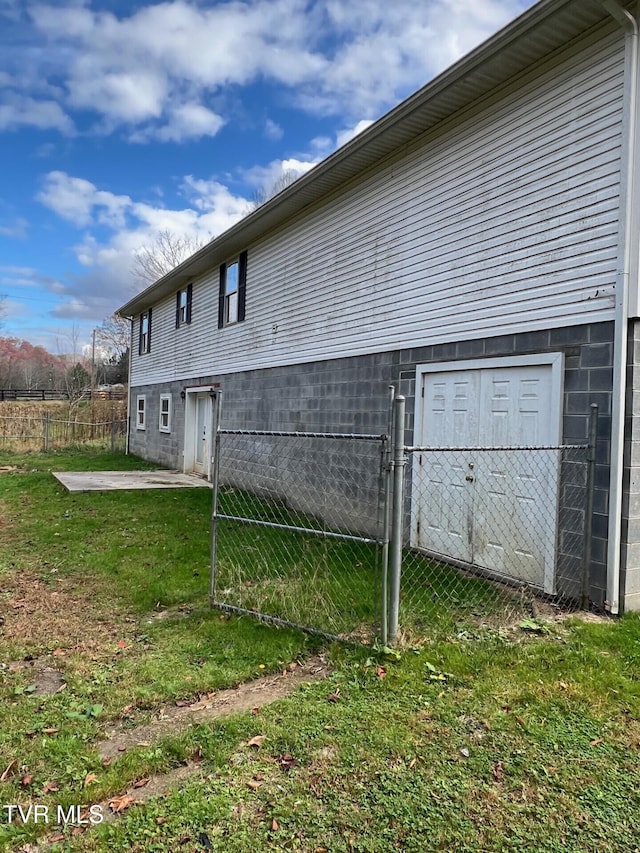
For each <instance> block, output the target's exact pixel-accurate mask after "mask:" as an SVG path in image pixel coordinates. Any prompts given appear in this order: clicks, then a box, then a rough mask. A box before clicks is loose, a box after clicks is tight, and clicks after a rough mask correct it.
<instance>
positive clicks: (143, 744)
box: [136, 740, 151, 748]
mask: <svg viewBox="0 0 640 853" xmlns="http://www.w3.org/2000/svg"><path fill="white" fill-rule="evenodd" d="M136 746H140V747H142V748H146V747H147V746H151V741H148V740H139V741H138V742H137V744H136Z"/></svg>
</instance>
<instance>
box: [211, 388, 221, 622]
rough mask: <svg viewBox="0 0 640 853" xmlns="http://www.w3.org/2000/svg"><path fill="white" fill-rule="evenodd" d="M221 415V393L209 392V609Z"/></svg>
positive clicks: (215, 564) (213, 576) (214, 567)
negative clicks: (210, 495)
mask: <svg viewBox="0 0 640 853" xmlns="http://www.w3.org/2000/svg"><path fill="white" fill-rule="evenodd" d="M221 414H222V391H220V390H217V391H212V392H211V433H210V441H211V442H212V445H211V446H210V448H209V472H208V473H209V481H210V483H211V489H212V497H211V572H210V575H209V607H213V605H214V603H215V595H216V574H217V568H218V487H219V481H220V417H221Z"/></svg>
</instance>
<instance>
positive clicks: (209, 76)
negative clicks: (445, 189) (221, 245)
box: [0, 0, 533, 353]
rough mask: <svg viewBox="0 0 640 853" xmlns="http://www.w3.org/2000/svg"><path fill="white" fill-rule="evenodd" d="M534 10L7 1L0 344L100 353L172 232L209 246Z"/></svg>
mask: <svg viewBox="0 0 640 853" xmlns="http://www.w3.org/2000/svg"><path fill="white" fill-rule="evenodd" d="M531 5H533V3H532V2H528V0H473V2H472V3H469V2H468V0H420V2H416V0H233V2H212V0H166V2H162V3H145V2H135V0H133V2H122V0H111V2H103V0H68V2H55V3H47V2H29V0H0V162H1V163H2V164H3V165H2V170H1V172H0V175H1V177H0V297H2V302H1V306H2V316H1V317H0V324H1V326H0V335H10V336H15V337H19V338H24V339H26V340H28V341H30V342H31V343H33V344H41V345H43V346H46V347H47V348H48V349H50V350H51V351H52V352H56V353H62V352H70V351H72V350H75V349H76V348H77V347H79V346H82V345H83V344H86V343H88V341H89V340H90V339H91V333H92V330H93V328H95V327H96V326H98V325H100V323H101V322H102V320H104V318H105V317H107V316H108V315H109V314H111V313H112V312H113V311H114V310H115V309H116V308H117V307H118V306H119V305H121V304H122V303H123V302H125V301H127V300H128V299H129V298H130V297H131V296H132V295H133V293H134V292H135V285H134V280H133V277H132V274H131V266H132V259H133V257H134V256H135V253H136V251H138V250H139V249H140V247H141V246H145V245H146V246H148V245H150V244H151V243H152V242H153V240H154V237H155V235H156V234H157V233H158V231H161V230H168V231H171V232H173V233H175V234H176V235H188V236H190V237H193V238H195V239H199V240H207V239H209V238H210V237H213V236H215V235H217V234H220V233H221V232H222V231H223V230H225V229H226V228H228V227H229V226H230V225H232V224H233V223H234V222H236V221H237V220H238V219H239V218H241V217H242V216H243V215H245V214H246V212H247V210H248V207H249V204H250V201H251V198H252V196H253V194H254V193H255V192H256V190H257V189H259V188H260V187H265V186H269V185H271V184H272V183H273V182H274V181H276V180H277V178H278V176H279V175H280V174H281V173H282V171H283V170H285V171H290V170H296V171H299V172H300V173H302V172H303V171H306V170H307V169H309V168H311V167H312V166H313V165H314V164H315V163H317V162H319V161H320V160H321V159H323V158H324V157H326V156H327V155H328V154H330V153H331V152H332V151H333V150H335V149H336V147H338V146H339V145H341V144H344V142H346V141H348V140H349V139H350V138H351V137H352V136H353V135H354V134H355V133H356V132H358V131H359V130H361V129H363V128H364V127H366V126H368V124H370V123H371V122H372V121H373V120H375V119H376V118H379V117H380V116H381V115H383V114H384V113H385V112H386V111H387V110H389V109H390V108H391V107H393V106H395V105H396V104H397V103H398V102H399V101H401V100H402V99H403V98H405V97H407V96H408V95H409V94H411V93H412V92H413V91H415V90H416V89H418V88H419V87H420V86H422V85H424V84H425V83H426V82H428V81H429V80H430V79H431V78H432V77H434V76H435V75H436V74H437V73H438V72H440V71H442V70H443V69H444V68H446V67H447V66H448V65H450V64H451V63H452V62H454V61H455V60H456V59H458V58H459V57H460V56H462V55H463V54H465V53H467V52H468V51H469V50H470V49H471V48H473V47H475V46H476V45H477V44H479V43H480V42H481V41H483V40H484V39H485V38H487V37H488V36H490V35H492V34H493V33H494V32H495V31H497V30H498V29H500V28H501V27H502V26H504V25H505V24H506V23H508V22H509V21H510V20H511V19H512V18H514V17H515V16H516V15H518V14H520V13H521V12H522V11H524V10H525V9H526V8H528V7H529V6H531Z"/></svg>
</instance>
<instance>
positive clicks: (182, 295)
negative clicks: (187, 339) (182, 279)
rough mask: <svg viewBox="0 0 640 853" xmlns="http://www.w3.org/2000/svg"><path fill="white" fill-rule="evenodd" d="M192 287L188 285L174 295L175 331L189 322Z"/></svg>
mask: <svg viewBox="0 0 640 853" xmlns="http://www.w3.org/2000/svg"><path fill="white" fill-rule="evenodd" d="M192 297H193V286H192V285H191V284H188V285H187V286H186V287H185V288H183V289H182V290H179V291H178V292H177V293H176V329H178V328H180V326H184V325H188V324H189V323H190V322H191V302H192Z"/></svg>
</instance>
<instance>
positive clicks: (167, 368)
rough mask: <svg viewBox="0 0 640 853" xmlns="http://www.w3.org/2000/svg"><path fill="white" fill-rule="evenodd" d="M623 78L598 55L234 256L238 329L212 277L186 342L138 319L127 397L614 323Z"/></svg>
mask: <svg viewBox="0 0 640 853" xmlns="http://www.w3.org/2000/svg"><path fill="white" fill-rule="evenodd" d="M623 60H624V51H623V38H622V36H621V35H619V34H618V33H617V32H616V33H615V34H614V35H608V36H606V37H603V40H602V41H600V42H599V43H598V44H596V45H593V44H591V45H589V46H588V47H586V48H584V50H582V52H580V53H578V54H577V55H575V56H572V57H571V58H569V59H566V60H565V61H564V62H563V63H562V64H561V65H559V66H556V67H553V68H550V69H549V70H547V71H546V72H545V73H544V74H542V75H541V76H540V75H536V76H534V75H532V76H531V78H530V79H529V80H528V81H527V82H522V83H521V84H520V87H519V88H518V89H517V90H515V87H514V91H511V92H510V93H509V94H507V95H505V96H504V97H503V98H502V99H501V100H496V101H495V103H491V104H487V106H486V107H485V108H484V110H479V109H477V110H476V113H475V114H474V115H467V116H466V117H465V118H464V120H458V122H457V123H456V122H454V121H451V122H449V124H448V128H447V129H446V130H444V131H442V132H440V133H432V134H431V135H430V136H429V137H427V138H426V139H425V140H423V141H422V143H421V144H420V145H416V146H414V147H413V148H412V149H411V150H409V151H408V152H407V153H406V154H405V156H404V157H402V158H399V159H396V160H395V161H389V162H387V163H385V164H382V165H381V166H380V168H379V169H378V170H376V171H375V172H372V173H370V174H368V175H367V176H366V177H365V178H363V179H362V180H361V181H360V182H357V183H355V184H354V185H352V186H349V187H346V188H345V190H344V191H343V192H342V193H340V194H339V195H336V196H334V197H333V198H331V199H329V200H328V201H327V202H326V203H325V204H324V205H322V206H320V207H318V208H316V209H314V210H313V211H311V212H310V213H307V214H306V215H301V216H300V217H298V218H297V220H296V221H295V222H293V223H290V224H288V225H287V226H285V227H283V228H281V229H280V230H279V231H277V232H275V233H273V234H269V235H266V236H265V238H264V239H263V240H262V241H261V242H260V243H258V244H254V245H249V246H247V249H248V252H249V255H248V257H249V267H248V275H247V297H246V320H245V322H244V323H241V324H237V325H235V326H233V327H229V328H226V329H224V330H222V331H221V330H218V329H217V300H218V266H216V267H215V268H212V270H211V273H210V274H209V275H208V276H206V277H203V278H201V279H199V280H197V281H195V282H194V285H193V287H194V299H196V298H197V300H198V306H199V309H198V313H197V317H194V321H193V323H192V325H191V327H190V328H189V332H188V334H186V335H181V336H179V337H178V336H176V334H175V328H174V326H175V323H174V322H173V312H174V310H175V303H174V301H173V300H172V299H170V298H167V299H166V300H164V301H163V302H161V303H160V304H159V305H157V306H154V309H153V310H154V314H153V317H154V330H153V334H154V342H153V346H152V352H151V353H150V355H149V356H147V357H146V358H145V359H143V360H140V361H138V360H137V359H135V358H134V361H133V372H132V382H133V383H134V384H140V383H143V382H160V381H165V380H170V379H183V378H187V377H189V376H198V375H200V376H206V375H211V374H215V373H226V372H234V371H238V370H247V369H252V368H261V367H268V366H275V365H282V364H288V363H293V362H297V363H300V362H304V361H314V360H318V359H329V358H336V357H343V356H350V355H359V354H362V353H366V352H373V351H383V350H391V349H399V348H405V347H411V346H422V345H426V344H430V343H443V342H447V341H454V340H466V339H471V338H481V337H488V336H492V335H499V334H505V333H513V332H518V331H528V330H531V329H541V328H550V327H556V326H564V325H570V324H580V323H589V322H597V321H601V320H609V319H612V318H613V305H614V284H615V277H616V268H617V241H618V207H619V201H620V198H619V179H620V175H619V170H620V156H621V122H622V85H623V80H622V75H623ZM283 294H286V295H285V296H283ZM134 328H135V326H134ZM133 352H134V353H137V342H136V341H134V346H133Z"/></svg>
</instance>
